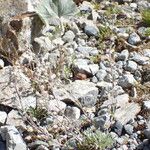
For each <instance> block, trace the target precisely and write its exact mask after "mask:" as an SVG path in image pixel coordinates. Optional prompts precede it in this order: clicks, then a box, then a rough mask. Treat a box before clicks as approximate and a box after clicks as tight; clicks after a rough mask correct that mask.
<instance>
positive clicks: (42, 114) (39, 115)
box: [27, 107, 48, 121]
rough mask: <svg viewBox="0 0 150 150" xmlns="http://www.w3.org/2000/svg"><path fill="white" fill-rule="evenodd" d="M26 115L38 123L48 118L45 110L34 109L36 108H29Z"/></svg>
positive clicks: (40, 108)
mask: <svg viewBox="0 0 150 150" xmlns="http://www.w3.org/2000/svg"><path fill="white" fill-rule="evenodd" d="M27 113H28V114H29V115H30V116H31V117H35V118H36V119H37V120H38V121H41V120H42V119H44V118H46V117H47V116H48V112H47V110H46V109H44V108H42V107H36V108H33V107H30V108H29V109H28V111H27Z"/></svg>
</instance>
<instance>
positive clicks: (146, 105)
mask: <svg viewBox="0 0 150 150" xmlns="http://www.w3.org/2000/svg"><path fill="white" fill-rule="evenodd" d="M143 107H144V108H145V109H147V110H150V100H148V101H143Z"/></svg>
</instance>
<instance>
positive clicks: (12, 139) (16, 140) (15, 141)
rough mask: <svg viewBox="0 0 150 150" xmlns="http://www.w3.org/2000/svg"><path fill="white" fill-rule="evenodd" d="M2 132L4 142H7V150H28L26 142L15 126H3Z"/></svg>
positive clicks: (0, 129)
mask: <svg viewBox="0 0 150 150" xmlns="http://www.w3.org/2000/svg"><path fill="white" fill-rule="evenodd" d="M0 131H1V135H2V138H3V140H4V141H6V147H7V150H27V146H26V144H25V142H24V141H23V139H22V137H21V135H20V133H19V131H18V130H17V129H16V128H15V127H14V126H3V127H1V128H0Z"/></svg>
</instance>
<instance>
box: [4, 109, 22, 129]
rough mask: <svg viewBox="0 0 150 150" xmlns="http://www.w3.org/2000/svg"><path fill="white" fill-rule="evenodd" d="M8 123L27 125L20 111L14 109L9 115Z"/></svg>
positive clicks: (19, 125) (18, 125)
mask: <svg viewBox="0 0 150 150" xmlns="http://www.w3.org/2000/svg"><path fill="white" fill-rule="evenodd" d="M6 124H8V125H12V126H13V125H14V126H16V127H25V124H24V122H23V119H22V116H21V115H20V114H19V113H18V111H17V110H12V111H10V112H9V114H8V116H7V121H6Z"/></svg>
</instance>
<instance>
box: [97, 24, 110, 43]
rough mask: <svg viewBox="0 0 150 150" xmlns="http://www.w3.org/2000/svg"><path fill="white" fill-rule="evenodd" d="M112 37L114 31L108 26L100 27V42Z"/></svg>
mask: <svg viewBox="0 0 150 150" xmlns="http://www.w3.org/2000/svg"><path fill="white" fill-rule="evenodd" d="M111 35H112V30H111V29H110V28H109V27H107V26H104V27H99V40H100V41H103V40H105V39H108V38H110V36H111Z"/></svg>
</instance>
